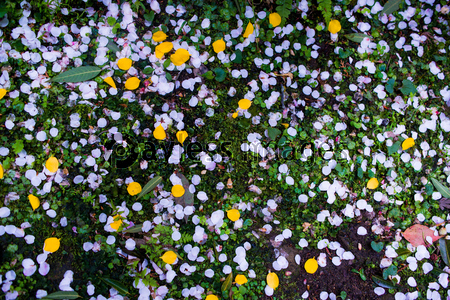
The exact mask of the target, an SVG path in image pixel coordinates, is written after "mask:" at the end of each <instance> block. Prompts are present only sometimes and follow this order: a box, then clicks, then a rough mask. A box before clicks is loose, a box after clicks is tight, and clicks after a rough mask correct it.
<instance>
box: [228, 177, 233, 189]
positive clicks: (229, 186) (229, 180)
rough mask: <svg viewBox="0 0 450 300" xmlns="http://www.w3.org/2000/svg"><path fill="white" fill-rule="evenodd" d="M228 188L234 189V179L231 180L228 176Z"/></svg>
mask: <svg viewBox="0 0 450 300" xmlns="http://www.w3.org/2000/svg"><path fill="white" fill-rule="evenodd" d="M227 188H229V189H232V188H233V181H231V178H228V181H227Z"/></svg>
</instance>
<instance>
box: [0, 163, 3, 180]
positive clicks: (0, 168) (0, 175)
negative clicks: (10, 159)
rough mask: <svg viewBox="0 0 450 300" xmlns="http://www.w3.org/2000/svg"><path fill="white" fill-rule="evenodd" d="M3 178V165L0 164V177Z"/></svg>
mask: <svg viewBox="0 0 450 300" xmlns="http://www.w3.org/2000/svg"><path fill="white" fill-rule="evenodd" d="M2 178H3V166H2V164H0V179H2Z"/></svg>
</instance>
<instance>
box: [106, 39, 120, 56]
mask: <svg viewBox="0 0 450 300" xmlns="http://www.w3.org/2000/svg"><path fill="white" fill-rule="evenodd" d="M106 47H107V48H108V49H109V50H111V51H112V52H114V54H116V52H119V51H120V49H119V46H117V44H116V43H114V41H113V40H112V39H108V44H106Z"/></svg>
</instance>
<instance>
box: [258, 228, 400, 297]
mask: <svg viewBox="0 0 450 300" xmlns="http://www.w3.org/2000/svg"><path fill="white" fill-rule="evenodd" d="M360 226H363V227H365V228H366V229H367V231H368V233H370V232H371V230H370V227H371V226H370V224H369V222H366V223H357V224H356V223H355V224H349V226H348V227H347V228H345V229H342V230H341V231H340V232H339V233H338V235H337V238H335V239H333V238H329V241H330V242H332V241H338V242H339V243H340V244H341V247H343V248H344V249H345V250H346V251H351V252H352V253H353V255H354V256H355V259H354V260H351V261H348V260H342V261H341V265H340V266H335V265H334V264H333V263H332V262H331V259H332V258H333V257H334V256H336V252H335V251H333V250H328V248H325V249H322V250H318V249H311V247H307V248H305V249H303V250H299V249H297V248H295V245H294V244H293V242H292V241H290V240H289V241H286V240H285V241H284V242H283V244H282V245H281V246H280V247H278V250H279V251H280V252H281V253H282V254H284V255H285V256H286V259H287V260H288V261H289V267H288V268H287V269H285V270H282V271H280V272H277V274H278V276H279V278H280V286H279V287H278V288H277V290H276V291H275V293H274V295H273V296H274V297H276V298H277V299H292V300H297V299H302V298H301V295H302V294H303V293H304V292H305V291H309V297H308V299H320V297H319V295H320V293H321V292H323V291H325V292H327V293H334V294H335V295H336V296H339V295H340V294H341V292H346V293H347V297H346V299H351V300H358V299H361V300H368V299H386V300H387V299H393V295H390V294H387V293H386V294H385V295H383V296H377V295H376V294H375V293H374V288H375V287H376V285H375V284H374V283H373V281H372V276H373V275H377V276H380V277H382V273H381V269H380V268H379V264H380V261H381V259H382V258H383V255H382V253H377V252H375V251H374V250H373V249H372V247H371V246H370V243H371V241H373V240H374V239H373V236H372V235H370V234H368V235H366V236H360V235H358V234H357V233H356V232H357V229H358V227H360ZM359 244H360V245H361V250H359V248H358V245H359ZM320 253H326V254H327V265H326V267H324V268H322V267H320V266H319V269H318V270H317V272H316V273H314V274H308V273H306V271H305V268H304V265H305V262H306V261H307V260H308V259H310V258H313V257H315V258H318V256H319V254H320ZM296 254H299V255H300V257H301V261H300V265H297V264H296V262H295V255H296ZM273 260H275V257H273ZM273 260H272V261H273ZM272 261H270V262H269V263H268V266H267V267H268V269H273V267H272ZM370 264H374V265H375V268H369V267H368V265H370ZM361 268H362V269H364V275H365V276H366V278H367V279H366V280H365V281H364V280H362V279H361V277H360V275H359V274H356V273H355V272H352V269H355V270H358V271H359V270H360V269H361ZM289 272H291V274H290V275H289V276H288V273H289ZM283 273H284V274H283ZM263 299H265V300H268V299H273V297H267V296H265V297H264V298H263Z"/></svg>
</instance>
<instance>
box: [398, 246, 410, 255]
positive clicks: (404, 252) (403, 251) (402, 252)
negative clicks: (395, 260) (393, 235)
mask: <svg viewBox="0 0 450 300" xmlns="http://www.w3.org/2000/svg"><path fill="white" fill-rule="evenodd" d="M395 253H397V255H398V256H403V255H409V254H411V251H409V250H408V249H406V248H399V249H397V250H395Z"/></svg>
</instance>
